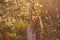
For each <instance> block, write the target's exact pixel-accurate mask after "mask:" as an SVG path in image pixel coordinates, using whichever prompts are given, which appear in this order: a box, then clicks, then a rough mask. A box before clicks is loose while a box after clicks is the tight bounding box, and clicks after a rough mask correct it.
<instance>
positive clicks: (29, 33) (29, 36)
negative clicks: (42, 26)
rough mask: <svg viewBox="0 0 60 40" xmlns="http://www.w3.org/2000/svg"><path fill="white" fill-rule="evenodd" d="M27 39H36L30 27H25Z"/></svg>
mask: <svg viewBox="0 0 60 40" xmlns="http://www.w3.org/2000/svg"><path fill="white" fill-rule="evenodd" d="M27 40H36V36H35V33H34V34H33V33H32V30H30V28H28V29H27Z"/></svg>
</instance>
